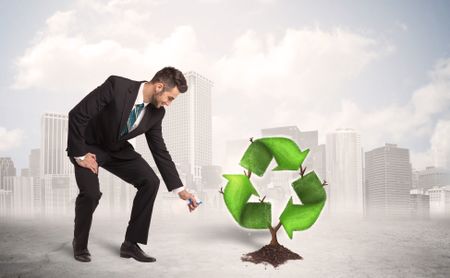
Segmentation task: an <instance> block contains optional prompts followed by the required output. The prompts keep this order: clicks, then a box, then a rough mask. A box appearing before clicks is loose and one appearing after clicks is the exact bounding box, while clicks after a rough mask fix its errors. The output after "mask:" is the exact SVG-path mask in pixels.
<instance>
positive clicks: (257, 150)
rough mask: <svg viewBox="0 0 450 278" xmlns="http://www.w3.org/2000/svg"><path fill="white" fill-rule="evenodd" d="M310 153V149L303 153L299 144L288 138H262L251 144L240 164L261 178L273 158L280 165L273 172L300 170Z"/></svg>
mask: <svg viewBox="0 0 450 278" xmlns="http://www.w3.org/2000/svg"><path fill="white" fill-rule="evenodd" d="M308 153H309V149H306V150H305V151H303V152H302V151H301V150H300V148H299V147H298V146H297V144H295V142H294V141H292V140H291V139H288V138H284V137H269V138H260V139H257V140H255V141H253V142H252V143H251V144H250V146H249V147H248V149H247V150H246V151H245V153H244V156H243V157H242V159H241V162H240V163H239V164H240V165H241V166H242V167H244V168H246V169H247V170H249V171H251V172H253V173H255V174H256V175H258V176H260V177H261V176H262V175H263V174H264V172H265V171H266V169H267V167H268V166H269V164H270V162H271V161H272V158H275V161H276V162H277V164H278V166H277V167H275V168H274V169H272V171H281V170H298V168H299V167H300V165H301V164H302V163H303V161H304V160H305V158H306V156H307V155H308Z"/></svg>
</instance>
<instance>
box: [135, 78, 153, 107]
mask: <svg viewBox="0 0 450 278" xmlns="http://www.w3.org/2000/svg"><path fill="white" fill-rule="evenodd" d="M144 84H145V82H142V83H141V86H139V91H138V95H137V98H136V101H135V102H134V105H136V104H141V103H144V107H146V106H147V105H149V104H150V102H144Z"/></svg>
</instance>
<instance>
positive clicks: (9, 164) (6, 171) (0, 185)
mask: <svg viewBox="0 0 450 278" xmlns="http://www.w3.org/2000/svg"><path fill="white" fill-rule="evenodd" d="M15 175H16V168H15V167H14V162H13V161H12V159H11V157H0V189H5V184H4V181H3V180H4V179H3V178H4V177H11V176H15Z"/></svg>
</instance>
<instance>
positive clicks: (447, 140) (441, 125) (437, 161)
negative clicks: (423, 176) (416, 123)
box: [431, 118, 450, 168]
mask: <svg viewBox="0 0 450 278" xmlns="http://www.w3.org/2000/svg"><path fill="white" fill-rule="evenodd" d="M431 152H432V155H433V162H434V165H435V166H437V167H449V168H450V118H449V119H446V120H440V121H438V123H437V124H436V128H435V129H434V133H433V136H432V137H431Z"/></svg>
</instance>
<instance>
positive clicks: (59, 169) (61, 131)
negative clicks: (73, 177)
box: [40, 113, 73, 177]
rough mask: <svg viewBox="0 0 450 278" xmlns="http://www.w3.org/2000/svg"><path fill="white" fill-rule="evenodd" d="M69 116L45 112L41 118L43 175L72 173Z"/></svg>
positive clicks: (41, 166)
mask: <svg viewBox="0 0 450 278" xmlns="http://www.w3.org/2000/svg"><path fill="white" fill-rule="evenodd" d="M67 128H68V116H67V115H62V114H57V113H45V114H44V115H42V118H41V153H40V156H41V158H40V160H41V163H40V170H41V177H43V176H44V175H47V174H56V175H62V174H72V173H73V165H72V163H71V162H70V160H69V158H68V156H67V153H66V151H65V150H66V147H67V134H68V130H67Z"/></svg>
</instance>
